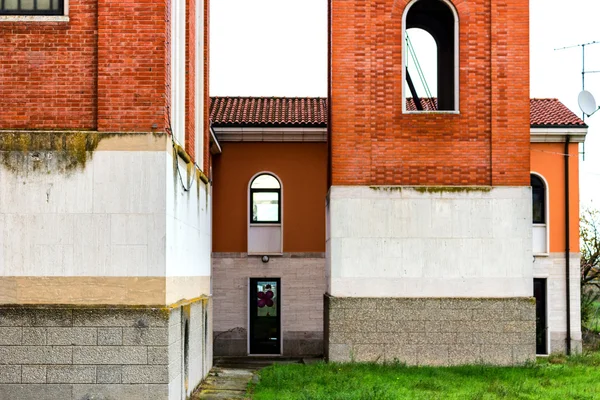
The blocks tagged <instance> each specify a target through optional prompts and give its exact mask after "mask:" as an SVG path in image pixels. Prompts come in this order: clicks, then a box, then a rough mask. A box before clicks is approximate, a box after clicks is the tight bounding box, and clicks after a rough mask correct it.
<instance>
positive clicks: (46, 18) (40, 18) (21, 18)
mask: <svg viewBox="0 0 600 400" xmlns="http://www.w3.org/2000/svg"><path fill="white" fill-rule="evenodd" d="M0 22H69V16H68V15H0Z"/></svg>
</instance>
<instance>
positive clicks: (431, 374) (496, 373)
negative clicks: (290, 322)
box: [249, 353, 600, 400]
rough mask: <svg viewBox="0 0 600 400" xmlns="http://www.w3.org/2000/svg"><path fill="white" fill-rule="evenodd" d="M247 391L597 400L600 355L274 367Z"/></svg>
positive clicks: (261, 394)
mask: <svg viewBox="0 0 600 400" xmlns="http://www.w3.org/2000/svg"><path fill="white" fill-rule="evenodd" d="M249 392H250V393H252V394H251V397H252V399H254V400H267V399H268V400H271V399H273V400H275V399H277V400H280V399H286V400H287V399H289V400H294V399H302V400H308V399H311V400H312V399H314V400H317V399H319V400H320V399H323V400H325V399H326V400H336V399H338V400H352V399H356V400H369V399H372V400H375V399H376V400H387V399H394V400H395V399H427V400H430V399H467V400H471V399H557V400H558V399H560V400H564V399H600V353H595V354H589V355H585V356H578V357H573V358H570V359H569V360H565V359H564V358H560V357H550V359H541V360H539V361H538V363H537V364H532V365H528V366H524V367H490V366H462V367H444V368H441V367H440V368H434V367H406V366H402V365H374V364H335V363H332V364H326V363H317V364H312V365H302V364H288V365H273V366H271V367H268V368H265V369H263V370H261V371H260V381H259V383H258V384H257V385H255V386H253V387H250V388H249Z"/></svg>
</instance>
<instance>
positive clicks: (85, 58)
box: [0, 0, 169, 132]
mask: <svg viewBox="0 0 600 400" xmlns="http://www.w3.org/2000/svg"><path fill="white" fill-rule="evenodd" d="M166 11H167V9H166V3H165V1H163V0H159V1H153V2H146V1H144V2H142V1H134V2H114V1H107V0H98V1H90V0H71V1H70V2H69V18H70V20H69V21H68V22H1V23H0V82H1V85H0V109H1V110H2V111H1V112H0V129H9V128H18V129H91V130H93V129H98V130H100V131H114V132H121V131H145V132H147V131H150V130H151V126H152V124H154V123H156V124H157V125H158V129H159V130H162V129H163V127H164V112H165V104H166V103H165V102H166V101H168V90H165V88H166V85H167V84H166V82H168V81H167V80H166V79H167V78H168V73H167V72H166V67H167V65H166V64H165V60H166V55H167V54H169V49H168V47H167V48H166V49H165V46H166V45H167V42H166V38H167V33H168V30H167V26H168V25H166V24H165V20H166V19H167V18H168V16H167V15H166ZM167 46H168V45H167ZM165 94H167V97H165Z"/></svg>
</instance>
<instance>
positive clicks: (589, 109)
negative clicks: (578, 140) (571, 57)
mask: <svg viewBox="0 0 600 400" xmlns="http://www.w3.org/2000/svg"><path fill="white" fill-rule="evenodd" d="M596 44H600V42H598V41H595V40H594V41H593V42H588V43H580V44H575V45H573V46H566V47H559V48H557V49H554V51H561V50H568V49H574V48H577V47H581V92H580V93H579V96H578V98H577V100H578V103H579V108H580V109H581V112H582V113H583V121H584V122H585V117H586V116H588V117H591V116H592V115H594V114H595V113H596V112H597V111H598V110H600V107H598V106H597V105H596V99H594V95H592V93H590V92H588V91H587V90H585V75H586V74H597V73H600V71H586V70H585V48H586V47H588V46H593V45H596ZM582 156H583V160H584V161H585V142H584V143H583V152H582Z"/></svg>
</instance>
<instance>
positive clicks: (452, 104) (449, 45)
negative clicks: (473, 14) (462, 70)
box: [402, 0, 459, 112]
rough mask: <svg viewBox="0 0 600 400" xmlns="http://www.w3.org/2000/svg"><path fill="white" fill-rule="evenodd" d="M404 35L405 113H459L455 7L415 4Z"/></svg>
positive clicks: (436, 1) (439, 2)
mask: <svg viewBox="0 0 600 400" xmlns="http://www.w3.org/2000/svg"><path fill="white" fill-rule="evenodd" d="M416 28H418V29H416ZM419 30H421V31H424V32H419ZM425 32H426V33H427V34H428V35H424V34H423V33H425ZM402 34H403V40H404V46H403V51H402V53H403V59H404V61H403V72H402V73H403V74H404V77H405V79H404V81H405V84H404V111H409V112H411V111H458V71H459V68H458V14H457V13H456V10H455V9H454V7H453V6H452V4H451V3H450V2H449V1H448V0H415V1H413V2H412V3H411V4H409V5H408V6H407V7H406V10H405V12H404V26H403V32H402ZM431 38H433V40H431Z"/></svg>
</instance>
